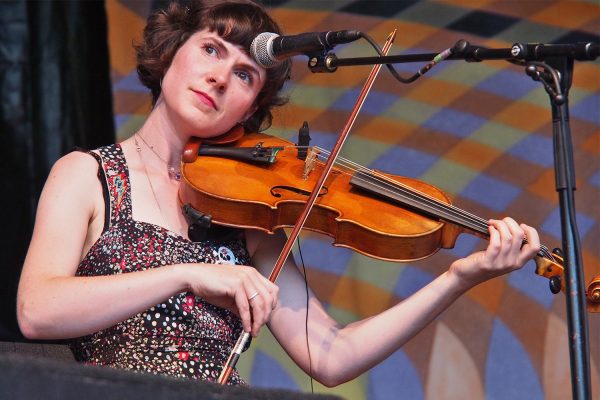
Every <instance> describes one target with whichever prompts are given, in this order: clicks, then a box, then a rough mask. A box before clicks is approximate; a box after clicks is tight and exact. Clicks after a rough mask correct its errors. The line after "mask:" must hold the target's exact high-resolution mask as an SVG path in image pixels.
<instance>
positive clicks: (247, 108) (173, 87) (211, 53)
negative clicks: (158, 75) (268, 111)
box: [162, 30, 266, 137]
mask: <svg viewBox="0 0 600 400" xmlns="http://www.w3.org/2000/svg"><path fill="white" fill-rule="evenodd" d="M265 78H266V72H265V70H264V68H262V67H260V66H259V65H258V64H257V63H256V62H255V61H254V60H253V59H252V58H250V57H249V56H248V55H247V54H246V53H245V52H244V51H242V49H241V48H240V47H238V46H237V45H234V44H231V43H229V42H227V41H225V40H224V39H222V38H221V37H220V36H219V35H218V34H216V33H213V32H210V31H208V30H202V31H199V32H196V33H195V34H194V35H192V36H191V37H190V38H189V39H188V40H187V41H186V42H185V43H184V44H183V45H182V46H181V48H179V50H178V51H177V53H176V54H175V57H174V58H173V61H172V63H171V65H170V67H169V69H168V70H167V72H166V74H165V76H164V78H163V81H162V97H163V99H164V102H165V104H166V107H167V112H168V114H169V118H170V119H171V120H172V121H173V123H174V124H175V126H176V127H177V129H178V131H180V132H181V133H187V134H190V135H195V136H200V137H213V136H217V135H220V134H222V133H225V132H227V131H228V130H229V129H231V127H233V126H234V125H235V124H237V123H238V122H241V121H244V120H245V119H247V118H248V117H250V116H251V115H252V113H253V112H254V111H255V105H254V102H255V100H256V96H257V95H258V93H259V92H260V90H261V89H262V87H263V85H264V82H265Z"/></svg>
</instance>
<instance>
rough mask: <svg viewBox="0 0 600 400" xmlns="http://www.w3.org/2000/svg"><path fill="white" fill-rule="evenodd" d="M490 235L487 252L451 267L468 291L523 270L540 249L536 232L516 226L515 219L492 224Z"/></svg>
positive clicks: (523, 226)
mask: <svg viewBox="0 0 600 400" xmlns="http://www.w3.org/2000/svg"><path fill="white" fill-rule="evenodd" d="M489 232H490V238H489V244H488V247H487V249H486V250H485V251H479V252H476V253H473V254H471V255H470V256H468V257H465V258H462V259H459V260H456V261H455V262H453V263H452V265H451V266H450V269H449V273H450V274H452V275H454V276H455V277H457V278H458V279H459V280H460V281H461V283H462V284H463V285H464V287H465V288H466V289H468V288H470V287H473V286H475V285H477V284H479V283H481V282H484V281H486V280H488V279H491V278H494V277H497V276H500V275H503V274H506V273H508V272H511V271H514V270H516V269H519V268H521V267H522V266H523V265H524V264H525V263H526V262H527V261H529V260H530V259H532V258H533V257H534V256H535V255H536V254H537V252H538V251H539V249H540V239H539V236H538V233H537V231H536V230H535V229H534V228H532V227H530V226H527V225H525V224H521V225H519V224H517V222H515V220H513V219H512V218H504V219H503V220H501V221H500V220H490V221H489ZM524 239H526V242H524Z"/></svg>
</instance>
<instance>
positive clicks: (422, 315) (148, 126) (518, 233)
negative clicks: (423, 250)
mask: <svg viewBox="0 0 600 400" xmlns="http://www.w3.org/2000/svg"><path fill="white" fill-rule="evenodd" d="M261 32H275V33H280V29H279V27H278V26H277V24H276V23H275V22H274V21H273V20H272V19H271V18H270V16H269V15H267V13H266V12H265V10H264V9H263V8H262V7H261V6H260V5H258V4H256V3H254V2H252V1H250V0H233V1H225V2H224V1H208V0H206V1H192V2H189V3H187V4H181V3H178V2H173V3H172V4H170V5H169V7H168V8H167V9H165V10H163V11H159V12H157V13H156V14H154V15H152V16H151V17H150V18H149V21H148V25H147V26H146V28H145V31H144V36H143V40H142V42H141V43H140V44H139V45H137V46H136V50H137V57H138V73H139V77H140V80H141V82H142V83H143V84H144V85H146V86H147V87H148V88H149V89H150V91H151V93H152V97H153V108H152V111H151V112H150V114H149V116H148V118H147V120H146V121H145V123H144V124H143V126H142V127H141V128H140V130H139V131H138V132H136V133H135V134H134V135H133V136H132V137H130V138H129V139H127V140H125V141H123V142H122V143H117V144H113V145H109V146H106V147H102V148H99V149H96V150H93V151H90V152H88V153H84V152H72V153H70V154H67V155H65V156H64V157H62V158H61V159H59V160H58V161H57V162H56V164H55V165H54V166H53V168H52V170H51V172H50V175H49V177H48V180H47V182H46V185H45V187H44V190H43V193H42V195H41V198H40V201H39V205H38V209H37V217H36V223H35V228H34V233H33V237H32V240H31V244H30V246H29V251H28V253H27V257H26V260H25V263H24V266H23V271H22V275H21V280H20V283H19V292H18V321H19V325H20V328H21V330H22V332H23V334H24V335H25V336H26V337H27V338H30V339H71V347H72V350H73V353H74V355H75V357H76V359H77V360H79V361H82V362H86V363H92V364H96V365H106V366H110V367H116V368H123V369H128V370H133V371H139V372H150V373H156V374H164V375H170V376H175V377H182V378H190V379H203V380H209V381H215V380H217V378H218V376H219V373H220V371H221V368H222V366H223V365H224V364H225V362H226V360H227V357H228V355H229V353H230V350H231V348H232V346H233V345H234V343H235V341H236V339H237V337H238V336H239V334H240V332H241V331H242V330H244V331H246V332H250V333H251V335H252V336H256V335H258V334H259V332H260V330H261V328H262V327H263V326H267V327H268V328H269V329H270V330H271V332H272V333H273V335H274V336H275V338H276V339H277V340H278V341H279V343H280V344H281V346H282V347H283V348H284V349H285V351H286V352H287V353H288V354H289V355H290V357H291V358H292V359H293V360H294V361H295V362H296V363H297V364H298V365H299V366H300V367H301V368H302V369H303V370H304V371H306V372H307V373H308V372H309V371H310V373H311V374H312V377H313V378H314V379H316V380H317V381H319V382H321V383H323V384H324V385H327V386H335V385H338V384H341V383H343V382H346V381H348V380H351V379H353V378H355V377H357V376H358V375H360V374H361V373H363V372H365V371H366V370H368V369H369V368H371V367H373V366H374V365H376V364H377V363H379V362H381V361H382V360H384V359H385V358H387V357H388V356H389V355H390V354H392V353H393V352H395V351H396V350H398V349H399V348H400V347H401V346H402V345H403V344H404V343H406V342H407V341H408V340H410V339H411V338H412V337H413V336H414V335H416V334H418V333H419V331H421V330H422V329H423V328H424V327H425V326H426V325H427V324H429V323H430V322H431V321H432V320H433V319H434V318H436V316H437V315H439V314H440V313H441V312H442V311H444V310H445V309H446V308H447V307H448V306H449V305H450V304H452V302H453V301H455V300H456V299H457V298H458V297H459V296H461V295H462V294H463V293H465V292H466V291H467V290H469V289H470V288H472V287H474V286H475V285H477V284H480V283H482V282H484V281H486V280H488V279H491V278H494V277H497V276H500V275H502V274H505V273H508V272H511V271H513V270H515V269H518V268H520V267H522V266H523V265H524V264H525V263H526V262H527V261H528V260H530V259H531V258H532V257H533V256H534V255H535V254H536V253H537V252H538V250H539V239H538V234H537V232H536V230H535V229H533V228H531V227H529V226H527V225H524V224H518V223H517V222H515V221H514V220H512V219H510V218H505V219H503V220H492V221H489V244H488V246H487V248H486V249H484V250H482V251H478V252H476V253H474V254H472V255H470V256H468V257H466V258H463V259H460V260H457V261H455V262H453V263H452V264H451V265H449V266H448V268H447V271H446V272H444V273H443V274H441V275H440V276H439V277H437V278H436V279H435V280H434V281H433V282H431V283H430V284H428V285H427V286H425V287H424V288H422V289H421V290H420V291H418V292H417V293H415V294H414V295H412V296H411V297H410V298H408V299H406V300H404V301H402V302H401V303H399V304H397V305H395V306H393V307H391V308H390V309H388V310H386V311H384V312H382V313H381V314H379V315H375V316H372V317H370V318H367V319H365V320H362V321H357V322H354V323H351V324H349V325H346V326H341V325H339V324H338V323H337V322H336V321H335V320H334V319H333V318H332V317H330V316H329V315H328V314H327V312H326V311H325V309H324V307H323V305H322V304H321V303H320V301H319V299H317V298H316V297H315V295H314V293H313V292H311V291H310V290H309V291H308V296H309V299H308V301H306V290H305V283H304V278H303V277H302V275H301V273H300V272H299V271H298V269H297V268H296V266H295V265H294V262H293V260H291V259H289V260H288V261H287V263H286V265H285V267H284V268H283V269H282V271H281V274H280V276H279V278H278V280H277V284H274V283H272V282H270V281H269V280H268V279H267V278H266V277H265V276H268V274H269V272H270V271H271V268H272V267H273V265H274V263H275V261H276V259H277V257H278V255H279V251H280V249H281V248H282V246H283V243H284V242H285V235H284V234H283V233H281V232H279V233H276V234H274V235H269V234H266V233H262V232H259V231H256V230H246V231H243V230H237V231H232V232H230V233H231V234H229V235H223V236H221V237H214V238H209V239H206V240H202V241H196V242H193V241H191V240H189V237H188V223H187V221H186V219H185V217H184V215H183V214H182V211H181V208H180V205H179V204H178V190H179V187H180V185H181V184H182V182H181V181H180V171H179V168H180V161H181V154H182V150H183V148H184V145H185V144H186V142H187V141H188V140H189V139H190V137H192V136H195V137H200V138H204V139H206V138H213V137H218V136H220V135H223V134H224V133H226V132H228V131H230V130H231V129H235V128H236V127H238V126H240V125H241V126H242V127H243V128H244V129H245V130H246V131H248V132H252V131H258V130H259V129H264V128H266V127H268V126H269V123H270V120H271V110H272V108H273V107H275V106H279V105H282V104H283V103H284V101H283V99H282V97H280V94H279V91H280V89H281V88H282V85H283V83H284V81H285V80H286V79H287V78H288V76H289V73H290V63H289V62H284V63H282V64H280V65H279V66H278V67H276V68H270V69H268V70H267V69H264V68H262V67H260V66H259V65H258V64H257V63H256V62H255V61H254V60H253V59H252V58H251V57H250V55H249V46H250V43H251V41H252V39H253V38H254V37H255V36H256V35H257V34H259V33H261ZM524 238H526V239H527V240H526V241H525V242H524V240H523V239H524ZM307 304H308V307H309V309H310V313H308V323H307V331H308V338H306V337H305V317H306V314H307V312H308V310H307ZM373 338H377V340H373ZM307 342H308V344H309V346H310V358H309V355H308V354H307ZM229 383H230V384H240V383H243V381H242V379H241V378H240V376H239V374H238V373H237V372H234V373H233V374H232V376H231V379H230V380H229Z"/></svg>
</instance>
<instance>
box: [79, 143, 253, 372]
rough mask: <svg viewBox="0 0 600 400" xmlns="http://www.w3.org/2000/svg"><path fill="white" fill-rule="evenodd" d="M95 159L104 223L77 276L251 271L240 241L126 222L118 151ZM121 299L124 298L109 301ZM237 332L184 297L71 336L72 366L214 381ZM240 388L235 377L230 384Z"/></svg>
mask: <svg viewBox="0 0 600 400" xmlns="http://www.w3.org/2000/svg"><path fill="white" fill-rule="evenodd" d="M98 153H99V155H98V154H96V153H94V152H90V154H92V155H93V156H94V157H95V158H96V159H97V161H98V163H99V164H100V168H99V170H98V176H99V178H100V180H101V182H102V183H103V188H104V198H105V204H106V211H105V217H106V219H105V224H104V229H103V232H102V234H101V235H100V237H99V239H98V240H97V241H96V242H95V243H94V245H93V246H92V247H91V248H90V250H89V252H88V253H87V254H86V256H85V257H84V258H83V260H82V261H81V263H80V264H79V266H78V268H77V272H76V275H77V276H98V275H117V274H126V273H129V272H134V271H142V270H146V269H150V268H160V267H162V266H165V265H170V264H178V263H195V262H202V263H213V264H239V265H242V264H243V265H250V257H249V255H248V251H247V249H246V245H245V241H244V240H243V237H242V235H237V236H236V237H234V238H233V239H225V240H220V241H219V240H211V241H203V242H192V241H190V240H188V239H187V238H184V237H182V236H180V235H178V234H176V233H174V232H172V231H169V230H167V229H165V228H163V227H160V226H158V225H154V224H151V223H146V222H139V221H135V220H133V218H132V208H131V207H132V206H131V188H130V184H129V170H128V168H127V163H126V160H125V156H124V154H123V151H122V149H121V146H120V145H119V144H115V145H110V146H106V147H102V148H100V149H98ZM148 290H152V288H151V287H149V288H148ZM82 301H85V299H82ZM121 301H127V299H115V302H121ZM111 306H114V305H111ZM241 331H242V325H241V321H240V319H239V318H238V317H237V316H235V315H234V314H233V313H231V312H230V311H227V310H225V309H222V308H219V307H216V306H213V305H212V304H209V303H207V302H206V301H204V300H203V299H202V298H199V297H197V296H195V295H194V294H192V293H189V292H188V293H179V294H176V295H174V296H172V297H171V298H169V299H166V300H165V302H164V303H160V304H156V305H155V306H154V307H151V308H150V309H148V310H146V311H143V312H141V313H139V314H136V315H134V316H132V317H130V318H129V319H127V320H126V321H123V322H120V323H118V324H116V325H114V326H112V327H110V328H107V329H104V330H101V331H99V332H96V333H93V334H91V335H88V336H85V337H80V338H75V339H73V340H72V341H71V343H70V346H71V350H72V351H73V354H74V355H75V358H76V359H77V360H78V361H82V362H86V363H89V364H95V365H105V366H110V367H116V368H122V369H128V370H133V371H139V372H149V373H154V374H164V375H170V376H175V377H181V378H191V379H202V380H209V381H216V380H217V379H218V377H219V374H220V372H221V368H222V366H223V365H224V364H225V362H226V360H227V358H228V356H229V353H230V351H231V348H232V347H233V346H234V344H235V342H236V340H237V338H238V336H239V334H240V333H241ZM243 383H244V382H243V381H242V380H241V378H240V377H239V375H238V372H237V371H234V372H233V373H232V375H231V378H230V379H229V384H243Z"/></svg>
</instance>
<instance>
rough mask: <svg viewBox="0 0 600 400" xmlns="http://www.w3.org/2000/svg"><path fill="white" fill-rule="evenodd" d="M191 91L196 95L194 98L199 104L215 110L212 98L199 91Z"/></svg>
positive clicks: (215, 105)
mask: <svg viewBox="0 0 600 400" xmlns="http://www.w3.org/2000/svg"><path fill="white" fill-rule="evenodd" d="M192 91H193V92H194V93H195V94H196V97H197V98H198V99H199V100H200V102H202V103H204V104H206V105H207V106H210V107H212V108H214V109H215V110H216V109H217V104H216V103H215V101H214V100H213V98H212V97H210V96H209V95H208V94H207V93H204V92H203V91H200V90H192Z"/></svg>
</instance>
